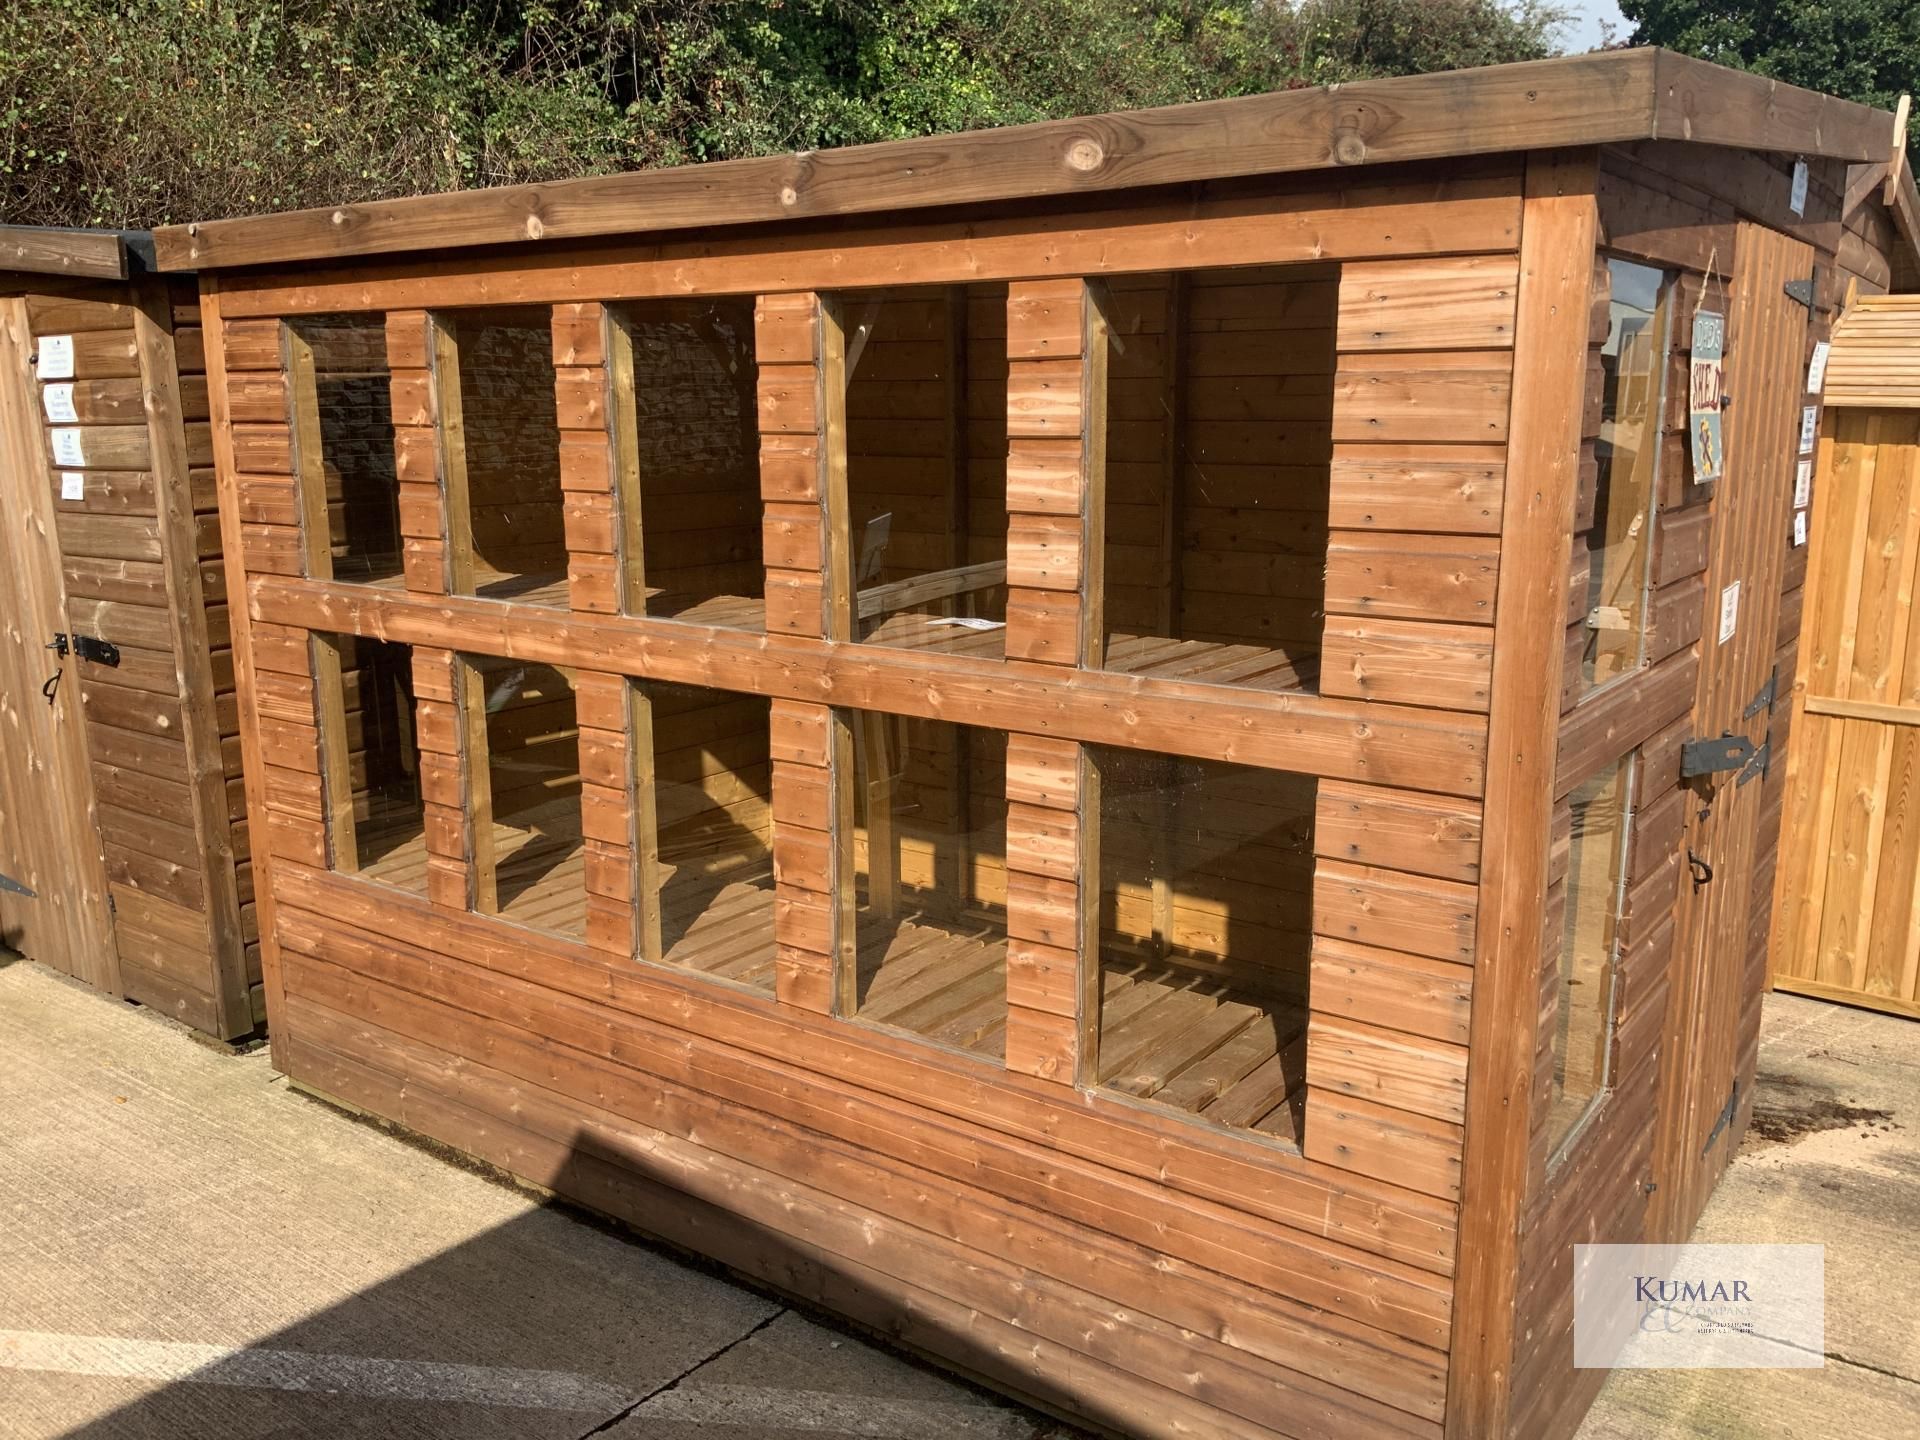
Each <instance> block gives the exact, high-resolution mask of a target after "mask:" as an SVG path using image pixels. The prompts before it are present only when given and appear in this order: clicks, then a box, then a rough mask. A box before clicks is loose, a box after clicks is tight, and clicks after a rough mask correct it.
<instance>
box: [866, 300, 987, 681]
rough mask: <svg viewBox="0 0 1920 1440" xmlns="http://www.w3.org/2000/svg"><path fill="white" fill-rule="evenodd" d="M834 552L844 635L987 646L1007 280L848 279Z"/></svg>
mask: <svg viewBox="0 0 1920 1440" xmlns="http://www.w3.org/2000/svg"><path fill="white" fill-rule="evenodd" d="M839 301H840V307H841V316H842V321H843V324H844V325H845V328H846V343H847V512H848V526H849V531H848V540H849V544H848V560H849V564H850V568H851V570H852V575H853V588H854V593H855V596H856V605H855V609H856V612H857V613H856V616H855V620H854V624H855V630H856V636H857V638H858V639H861V640H865V641H868V642H870V643H872V644H875V645H892V646H899V647H902V648H905V649H913V650H938V651H942V652H945V653H949V654H964V655H977V656H987V657H993V658H998V657H1000V656H1002V655H1004V654H1005V653H1006V636H1005V630H1006V619H1007V479H1006V476H1007V338H1006V337H1007V290H1006V286H1004V285H968V286H938V287H926V288H921V289H911V290H885V291H879V290H875V291H856V292H852V293H849V294H845V295H842V296H840V297H839Z"/></svg>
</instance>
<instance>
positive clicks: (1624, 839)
mask: <svg viewBox="0 0 1920 1440" xmlns="http://www.w3.org/2000/svg"><path fill="white" fill-rule="evenodd" d="M1894 131H1895V126H1894V121H1893V117H1892V116H1890V115H1888V114H1885V113H1881V112H1877V111H1873V110H1869V109H1866V108H1863V107H1861V106H1858V105H1854V104H1849V103H1846V102H1843V101H1838V100H1832V99H1828V98H1824V97H1821V96H1818V95H1813V94H1809V93H1806V92H1803V91H1798V90H1793V89H1791V88H1788V87H1784V86H1779V85H1775V84H1772V83H1769V82H1767V81H1765V80H1762V79H1758V78H1756V77H1752V76H1748V75H1743V74H1736V73H1732V72H1728V71H1724V70H1719V69H1716V68H1714V67H1711V66H1708V65H1704V64H1701V63H1698V62H1694V61H1691V60H1687V59H1683V58H1680V57H1677V56H1674V55H1670V54H1666V53H1662V52H1657V51H1650V50H1640V51H1633V52H1625V53H1614V54H1603V55H1596V56H1590V57H1582V58H1578V59H1568V60H1559V61H1551V62H1544V63H1540V64H1534V65H1521V66H1512V67H1505V68H1499V69H1489V70H1484V71H1472V72H1465V73H1460V74H1448V75H1435V76H1427V77H1422V78H1413V79H1400V80H1386V81H1379V82H1367V83H1364V84H1356V85H1350V86H1342V87H1339V88H1338V89H1334V90H1314V91H1300V92H1295V93H1288V94H1276V95H1268V96H1259V97H1253V98H1248V99H1239V100H1231V101H1223V102H1217V103H1206V104H1198V105H1192V106H1185V107H1180V108H1176V109H1168V110H1159V111H1149V112H1143V113H1139V114H1130V115H1110V116H1104V117H1099V118H1094V119H1087V120H1074V121H1064V122H1058V123H1049V124H1043V125H1037V126H1031V127H1024V128H1017V129H1007V130H1001V131H996V132H992V133H985V134H975V135H965V136H958V137H939V138H933V139H926V140H913V141H904V142H900V143H897V144H889V145H882V146H874V147H866V148H860V149H852V150H845V151H834V152H826V153H813V154H803V155H793V156H784V157H778V158H772V159H766V160H750V161H739V162H730V163H727V164H719V165H708V166H697V167H689V168H686V169H681V170H674V171H666V172H660V173H646V174H633V175H624V176H614V177H606V178H595V179H587V180H580V181H575V182H568V183H561V184H553V185H542V186H535V187H527V188H518V189H503V190H498V191H493V192H487V193H478V194H464V195H449V196H439V197H432V198H423V199H416V200H402V201H392V202H381V203H377V204H368V205H357V206H344V207H341V208H339V209H335V210H327V211H316V212H309V213H302V214H292V215H284V216H277V217H263V218H257V219H240V220H227V221H217V222H212V223H207V224H200V225H194V226H187V227H182V228H177V229H170V230H165V231H161V232H158V233H157V234H156V246H157V250H158V254H159V259H160V264H161V266H162V267H163V268H166V269H179V270H189V269H191V270H197V271H198V272H199V273H200V276H201V294H202V306H203V314H204V316H205V321H206V325H207V330H208V339H209V344H208V365H209V372H210V377H211V382H212V383H211V389H212V403H213V411H214V417H215V432H214V440H215V444H214V448H215V453H216V461H217V465H218V469H219V475H220V502H221V503H220V513H221V521H222V525H223V529H224V533H225V539H226V552H227V559H228V566H229V582H228V589H229V593H230V594H231V595H233V596H234V597H235V598H236V602H237V601H238V600H239V599H240V598H241V597H244V601H245V603H244V605H241V604H238V603H236V605H235V612H236V617H237V618H239V619H240V623H239V624H238V625H237V626H236V628H235V641H236V654H237V659H238V678H239V684H240V694H241V713H242V717H243V724H242V729H241V736H242V742H243V744H244V746H245V749H246V752H247V762H248V763H247V785H248V789H249V801H250V804H249V809H250V812H251V813H252V815H253V816H254V825H255V831H256V833H257V834H259V835H261V836H263V837H264V843H263V844H262V845H261V847H260V848H261V850H262V852H263V854H262V855H261V857H260V863H261V866H262V869H263V872H264V874H263V882H264V883H263V884H262V885H261V887H260V892H259V893H260V904H261V907H262V912H263V925H262V931H263V938H264V940H265V942H266V943H265V952H264V960H265V975H266V984H267V1002H268V1003H267V1008H268V1012H269V1016H270V1019H271V1022H272V1029H271V1033H272V1037H273V1044H274V1053H275V1056H276V1063H277V1064H278V1066H279V1067H280V1068H281V1069H283V1070H284V1071H285V1072H287V1073H288V1074H289V1075H290V1076H292V1077H293V1078H294V1080H296V1081H297V1082H298V1083H300V1084H302V1085H304V1086H307V1087H309V1088H311V1089H313V1090H315V1091H318V1092H321V1093H324V1094H327V1095H330V1096H333V1097H335V1098H338V1099H340V1100H343V1101H346V1102H348V1103H350V1104H352V1105H355V1106H358V1107H362V1108H364V1109H366V1110H369V1111H373V1112H375V1113H378V1114H381V1115H384V1116H388V1117H391V1118H392V1119H395V1120H397V1121H400V1122H402V1123H404V1124H406V1125H409V1126H411V1127H413V1128H415V1129H417V1130H420V1131H423V1132H425V1133H427V1134H429V1135H432V1136H435V1137H437V1138H438V1139H440V1140H443V1141H446V1142H449V1143H451V1144H453V1145H456V1146H459V1147H462V1148H464V1149H466V1150H469V1151H471V1152H473V1153H475V1154H478V1155H480V1156H483V1157H485V1158H486V1159H488V1160H490V1161H493V1162H494V1163H496V1164H498V1165H501V1166H504V1167H506V1168H507V1169H509V1170H512V1171H514V1172H516V1173H518V1174H520V1175H523V1176H526V1177H529V1178H531V1179H533V1180H535V1181H538V1182H539V1183H541V1184H543V1185H548V1186H551V1187H553V1188H554V1189H556V1190H559V1191H560V1192H562V1193H564V1194H566V1195H568V1196H571V1197H573V1198H575V1199H577V1200H580V1201H583V1202H585V1203H586V1204H589V1205H592V1206H595V1207H597V1208H599V1209H601V1210H604V1211H607V1212H610V1213H612V1214H614V1215H618V1216H621V1217H624V1218H626V1219H629V1220H631V1221H633V1222H635V1223H637V1224H638V1225H640V1226H641V1227H643V1228H645V1229H647V1230H649V1231H652V1232H656V1233H658V1234H661V1235H664V1236H667V1237H669V1238H671V1239H673V1240H676V1241H680V1242H683V1243H685V1244H687V1245H689V1246H692V1247H694V1248H696V1249H699V1250H701V1251H704V1252H706V1253H708V1254H710V1255H713V1256H716V1257H718V1258H719V1259H721V1260H722V1261H724V1262H725V1263H727V1264H729V1265H731V1266H734V1267H736V1268H737V1269H739V1270H741V1271H743V1272H746V1273H747V1274H750V1275H753V1276H756V1277H758V1278H760V1279H761V1280H763V1281H765V1282H767V1283H769V1284H771V1285H773V1286H775V1287H777V1288H779V1289H780V1290H782V1291H786V1292H789V1293H792V1294H796V1295H799V1296H802V1297H805V1298H807V1299H809V1300H812V1301H816V1302H818V1303H820V1304H823V1305H825V1306H828V1307H831V1308H833V1309H836V1310H839V1311H841V1312H843V1313H844V1314H846V1315H848V1316H851V1317H852V1318H853V1319H855V1320H856V1321H859V1322H861V1323H863V1324H866V1325H869V1326H872V1327H875V1328H877V1329H879V1330H881V1331H883V1332H885V1333H887V1334H889V1335H892V1336H894V1337H896V1338H898V1339H899V1340H901V1341H902V1342H904V1343H906V1344H908V1345H911V1346H915V1347H918V1348H920V1349H922V1350H925V1351H927V1352H930V1353H932V1354H935V1355H937V1356H940V1357H942V1358H944V1359H945V1360H946V1361H948V1362H949V1363H951V1364H954V1365H956V1366H958V1367H960V1368H962V1369H964V1370H966V1371H969V1372H972V1373H974V1374H977V1375H979V1376H982V1377H985V1378H986V1379H988V1380H990V1381H991V1382H992V1383H994V1384H997V1385H1000V1386H1002V1387H1004V1388H1006V1389H1008V1390H1010V1391H1013V1392H1016V1393H1019V1394H1021V1395H1024V1396H1027V1397H1029V1398H1031V1399H1033V1400H1035V1401H1037V1402H1039V1403H1042V1404H1045V1405H1048V1406H1051V1407H1053V1408H1055V1409H1057V1410H1060V1411H1063V1412H1067V1413H1071V1414H1073V1415H1076V1416H1078V1417H1081V1418H1083V1419H1085V1420H1087V1421H1089V1422H1091V1423H1094V1424H1096V1425H1099V1426H1102V1427H1105V1428H1107V1429H1110V1430H1113V1431H1116V1432H1122V1433H1128V1434H1142V1435H1165V1436H1172V1435H1183V1436H1194V1435H1206V1436H1241V1437H1249V1436H1273V1435H1285V1436H1295V1437H1323V1436H1336V1435H1340V1436H1344V1435H1394V1436H1437V1435H1439V1434H1441V1433H1443V1432H1444V1433H1446V1434H1449V1435H1453V1436H1460V1437H1474V1440H1484V1437H1487V1436H1495V1435H1505V1434H1511V1435H1516V1436H1526V1437H1530V1440H1531V1437H1539V1436H1546V1435H1564V1434H1567V1433H1570V1431H1571V1430H1572V1429H1573V1427H1574V1425H1575V1424H1576V1423H1577V1421H1578V1418H1579V1416H1580V1414H1581V1413H1582V1411H1583V1410H1584V1409H1585V1407H1586V1405H1587V1404H1588V1403H1589V1401H1590V1400H1591V1398H1592V1395H1593V1393H1594V1391H1595V1390H1596V1389H1597V1387H1598V1384H1599V1381H1600V1379H1601V1378H1602V1377H1601V1374H1600V1373H1599V1372H1586V1371H1581V1372H1576V1371H1575V1370H1574V1369H1573V1367H1572V1353H1571V1338H1570V1329H1571V1318H1572V1317H1571V1301H1570V1296H1569V1289H1570V1278H1569V1277H1570V1272H1571V1246H1572V1244H1573V1242H1574V1241H1576V1240H1582V1241H1584V1240H1593V1241H1605V1240H1618V1241H1631V1240H1639V1239H1642V1238H1673V1237H1679V1236H1684V1235H1685V1234H1687V1233H1688V1231H1689V1230H1690V1229H1691V1227H1692V1225H1693V1223H1694V1220H1695V1219H1696V1217H1697V1215H1698V1213H1699V1210H1700V1208H1701V1206H1702V1205H1703V1204H1704V1203H1705V1199H1706V1196H1707V1193H1708V1191H1709V1190H1710V1188H1711V1186H1712V1183H1713V1181H1714V1178H1715V1177H1716V1176H1717V1175H1718V1173H1719V1171H1720V1168H1721V1167H1722V1165H1723V1164H1724V1163H1725V1160H1726V1157H1727V1156H1728V1154H1729V1153H1730V1152H1731V1151H1732V1149H1733V1148H1734V1146H1735V1145H1736V1144H1737V1142H1738V1140H1739V1138H1740V1135H1741V1133H1742V1131H1743V1128H1744V1126H1745V1123H1746V1119H1747V1114H1748V1106H1749V1104H1750V1102H1751V1090H1750V1081H1751V1078H1752V1075H1753V1067H1754V1053H1755V1044H1756V1037H1757V1026H1758V1014H1759V999H1760V993H1761V989H1762V986H1763V980H1764V973H1765V965H1766V937H1767V932H1768V919H1769V909H1770V896H1771V893H1772V880H1771V875H1772V866H1773V836H1774V832H1775V829H1776V827H1777V820H1778V814H1779V808H1778V807H1779V800H1780V788H1779V787H1780V776H1781V769H1780V765H1779V758H1778V757H1779V755H1780V753H1781V745H1782V743H1783V738H1784V737H1783V736H1782V735H1780V734H1778V733H1776V734H1775V736H1774V738H1773V741H1772V744H1771V746H1770V747H1769V746H1768V745H1767V744H1766V735H1767V730H1768V726H1769V724H1770V723H1771V716H1772V711H1771V709H1770V707H1769V704H1768V696H1769V695H1770V694H1771V693H1772V691H1771V690H1770V689H1769V688H1768V683H1767V682H1768V677H1769V675H1770V674H1772V673H1773V672H1774V668H1775V666H1776V665H1777V664H1782V663H1786V662H1788V661H1790V659H1791V656H1792V653H1793V647H1794V641H1795V637H1796V633H1797V619H1796V617H1797V614H1798V611H1797V605H1796V601H1795V599H1794V597H1795V596H1797V593H1798V589H1799V586H1800V583H1801V574H1802V569H1801V557H1802V556H1803V555H1804V553H1805V552H1804V551H1803V550H1794V549H1793V548H1791V545H1790V538H1789V529H1790V518H1791V500H1792V495H1791V491H1792V489H1793V484H1794V469H1795V445H1796V441H1797V438H1798V435H1799V430H1800V425H1801V420H1802V406H1803V401H1804V396H1803V385H1804V377H1805V374H1806V367H1807V361H1808V355H1809V350H1810V347H1811V345H1812V344H1813V343H1814V340H1815V338H1816V337H1818V336H1821V335H1824V333H1825V328H1826V326H1827V323H1828V318H1829V316H1830V315H1831V313H1832V311H1833V309H1834V305H1835V302H1836V299H1837V297H1838V296H1839V295H1840V294H1841V291H1842V281H1843V272H1847V271H1851V272H1853V273H1856V274H1860V275H1863V276H1865V275H1873V274H1878V275H1881V276H1883V277H1884V275H1885V273H1886V268H1887V266H1888V264H1889V260H1888V253H1889V251H1890V250H1891V248H1892V247H1894V246H1895V245H1897V244H1901V243H1908V242H1910V240H1911V236H1912V233H1913V230H1912V223H1913V217H1914V214H1915V205H1914V196H1913V191H1912V186H1911V181H1910V180H1907V181H1905V182H1904V183H1903V184H1901V185H1896V186H1895V187H1894V189H1893V192H1892V195H1891V198H1890V199H1889V198H1888V197H1887V195H1886V191H1885V188H1884V186H1882V185H1881V184H1879V183H1876V184H1874V185H1871V186H1867V185H1865V184H1864V181H1862V183H1859V184H1856V183H1855V182H1856V181H1861V177H1862V176H1863V175H1864V173H1865V172H1867V171H1870V170H1872V169H1873V168H1874V167H1876V166H1877V167H1880V168H1881V174H1882V176H1884V173H1885V168H1884V167H1885V166H1886V165H1887V164H1888V163H1889V161H1890V160H1891V158H1892V156H1893V155H1894V153H1895V152H1894ZM1859 207H1867V208H1868V209H1870V210H1871V212H1872V222H1871V223H1870V224H1869V223H1861V222H1857V221H1856V222H1854V223H1850V217H1851V216H1852V215H1853V212H1854V211H1855V210H1857V209H1858V208H1859ZM1902 227H1904V228H1902ZM1901 235H1904V236H1905V237H1907V239H1906V241H1902V240H1901V239H1900V238H1899V237H1900V236H1901ZM1696 312H1706V313H1708V314H1709V315H1711V314H1719V315H1721V316H1722V317H1723V318H1724V321H1725V336H1726V372H1725V390H1726V391H1727V393H1729V394H1731V395H1732V396H1733V397H1734V399H1735V401H1736V403H1735V404H1733V405H1732V406H1731V407H1730V408H1728V409H1726V410H1725V412H1724V463H1725V465H1726V466H1727V469H1726V472H1725V475H1724V477H1723V478H1721V479H1719V480H1718V481H1715V482H1712V483H1699V482H1698V481H1697V479H1696V475H1695V472H1694V470H1693V469H1692V464H1691V461H1690V459H1689V455H1688V440H1689V436H1690V434H1691V430H1690V427H1689V389H1690V387H1689V384H1688V374H1689V369H1688V361H1689V351H1690V348H1691V346H1692V343H1693V342H1692V336H1693V334H1694V319H1695V316H1696ZM1711 394H1712V398H1714V399H1716V400H1717V398H1718V392H1717V391H1713V392H1711ZM1717 443H1718V442H1717V441H1716V444H1717ZM243 610H244V612H245V613H244V616H243V617H242V616H241V615H240V612H241V611H243ZM1787 669H1788V671H1789V673H1790V671H1791V665H1790V664H1788V665H1787ZM1695 740H1701V741H1704V742H1706V743H1705V744H1703V745H1701V746H1692V745H1690V742H1692V741H1695ZM1743 747H1744V748H1743ZM1683 757H1684V763H1683ZM1769 757H1771V758H1770V759H1769ZM1683 769H1687V770H1697V771H1700V772H1701V773H1699V774H1697V775H1691V776H1689V777H1688V778H1685V779H1683Z"/></svg>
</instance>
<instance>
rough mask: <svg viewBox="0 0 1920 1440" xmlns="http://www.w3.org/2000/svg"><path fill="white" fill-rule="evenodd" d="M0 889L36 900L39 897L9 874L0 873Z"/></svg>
mask: <svg viewBox="0 0 1920 1440" xmlns="http://www.w3.org/2000/svg"><path fill="white" fill-rule="evenodd" d="M0 890H3V891H5V892H6V893H7V894H9V895H24V896H26V897H27V899H29V900H37V899H39V898H40V897H39V896H37V895H35V894H34V893H33V891H31V890H29V889H28V888H27V887H26V886H24V885H22V884H21V883H20V882H19V881H18V880H16V879H14V878H13V877H12V876H11V875H0Z"/></svg>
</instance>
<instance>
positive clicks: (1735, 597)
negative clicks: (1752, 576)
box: [1720, 580, 1740, 645]
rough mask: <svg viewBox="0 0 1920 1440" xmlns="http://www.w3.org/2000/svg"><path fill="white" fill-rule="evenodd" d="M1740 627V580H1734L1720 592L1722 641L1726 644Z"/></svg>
mask: <svg viewBox="0 0 1920 1440" xmlns="http://www.w3.org/2000/svg"><path fill="white" fill-rule="evenodd" d="M1739 628H1740V582H1739V581H1738V580H1736V581H1734V582H1733V583H1732V584H1731V585H1729V586H1727V588H1726V589H1724V590H1722V591H1721V592H1720V643H1721V644H1722V645H1724V644H1726V643H1727V641H1729V640H1731V639H1732V638H1733V632H1734V631H1736V630H1738V629H1739Z"/></svg>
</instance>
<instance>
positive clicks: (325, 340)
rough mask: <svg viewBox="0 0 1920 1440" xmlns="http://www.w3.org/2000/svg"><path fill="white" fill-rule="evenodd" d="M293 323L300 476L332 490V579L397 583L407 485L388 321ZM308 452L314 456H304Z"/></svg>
mask: <svg viewBox="0 0 1920 1440" xmlns="http://www.w3.org/2000/svg"><path fill="white" fill-rule="evenodd" d="M289 326H290V328H291V330H292V340H293V345H294V355H295V364H294V367H293V375H294V384H295V405H296V407H297V410H298V412H299V416H300V420H301V424H300V426H299V428H298V435H299V439H300V444H301V446H302V449H303V453H302V455H301V457H300V459H301V471H302V477H301V478H302V483H303V484H316V483H317V484H323V485H325V486H326V494H327V529H328V534H329V539H330V542H331V543H330V549H331V551H332V555H333V578H334V579H336V580H358V581H383V580H384V581H393V582H397V581H398V579H399V577H400V572H401V553H402V546H401V543H400V482H399V479H398V476H397V475H396V474H395V468H394V449H393V397H392V387H391V384H390V377H389V375H388V373H387V329H386V321H385V319H384V317H382V316H379V315H315V316H310V317H308V318H306V319H302V320H294V321H291V322H289ZM302 352H304V354H303V353H302ZM309 445H311V446H313V447H314V448H315V450H316V451H317V454H316V455H312V456H309V455H307V454H305V453H304V450H305V447H307V446H309ZM316 463H317V466H318V470H317V472H316V469H315V465H316Z"/></svg>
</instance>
